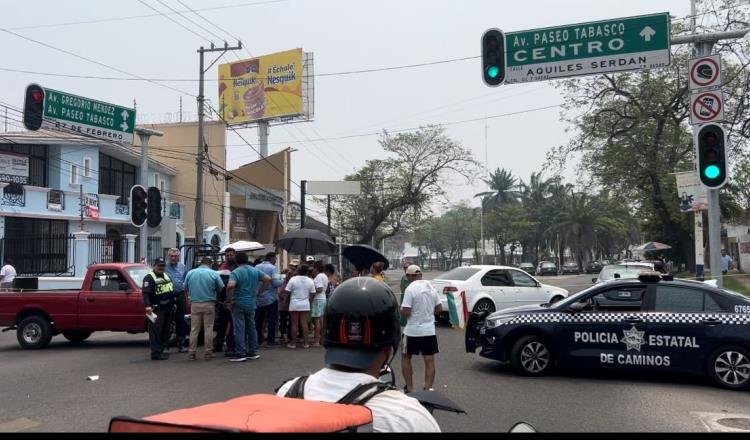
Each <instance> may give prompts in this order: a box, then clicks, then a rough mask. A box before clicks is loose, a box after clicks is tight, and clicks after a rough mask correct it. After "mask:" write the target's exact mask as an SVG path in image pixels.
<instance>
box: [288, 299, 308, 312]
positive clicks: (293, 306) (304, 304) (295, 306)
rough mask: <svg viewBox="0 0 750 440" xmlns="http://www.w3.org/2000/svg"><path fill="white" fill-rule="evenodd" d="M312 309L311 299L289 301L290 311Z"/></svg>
mask: <svg viewBox="0 0 750 440" xmlns="http://www.w3.org/2000/svg"><path fill="white" fill-rule="evenodd" d="M309 310H310V300H309V299H302V300H295V299H293V300H291V301H290V302H289V311H290V312H307V311H309Z"/></svg>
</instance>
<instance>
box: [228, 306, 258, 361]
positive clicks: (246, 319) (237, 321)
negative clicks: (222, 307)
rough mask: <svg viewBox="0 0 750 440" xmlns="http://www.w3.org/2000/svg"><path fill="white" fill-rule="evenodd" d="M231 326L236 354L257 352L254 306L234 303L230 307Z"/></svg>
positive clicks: (243, 354)
mask: <svg viewBox="0 0 750 440" xmlns="http://www.w3.org/2000/svg"><path fill="white" fill-rule="evenodd" d="M232 327H233V328H234V345H235V352H236V353H237V356H245V355H254V354H256V353H258V332H257V331H256V330H255V307H249V306H243V305H240V304H235V305H234V308H233V309H232Z"/></svg>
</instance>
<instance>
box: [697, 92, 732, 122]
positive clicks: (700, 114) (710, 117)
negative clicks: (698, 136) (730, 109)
mask: <svg viewBox="0 0 750 440" xmlns="http://www.w3.org/2000/svg"><path fill="white" fill-rule="evenodd" d="M723 95H724V94H723V93H722V92H721V90H715V91H712V92H703V93H693V94H691V95H690V123H691V124H693V125H698V124H706V123H709V122H717V121H723V120H724V102H723V101H724V96H723Z"/></svg>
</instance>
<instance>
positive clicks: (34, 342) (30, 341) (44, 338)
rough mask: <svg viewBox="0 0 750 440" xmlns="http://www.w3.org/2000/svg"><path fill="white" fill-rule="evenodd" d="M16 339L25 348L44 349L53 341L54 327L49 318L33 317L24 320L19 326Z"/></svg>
mask: <svg viewBox="0 0 750 440" xmlns="http://www.w3.org/2000/svg"><path fill="white" fill-rule="evenodd" d="M16 337H17V339H18V343H19V344H20V345H21V347H23V348H28V349H37V348H44V347H46V346H47V345H48V344H49V341H50V340H51V339H52V326H51V325H50V323H49V321H48V320H47V318H45V317H43V316H39V315H31V316H28V317H26V318H24V319H22V320H21V322H20V323H19V324H18V330H17V331H16Z"/></svg>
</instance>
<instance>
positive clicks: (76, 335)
mask: <svg viewBox="0 0 750 440" xmlns="http://www.w3.org/2000/svg"><path fill="white" fill-rule="evenodd" d="M92 333H94V332H92V331H88V330H68V331H65V332H62V335H63V336H64V337H65V339H67V340H68V341H70V342H73V343H78V342H83V341H85V340H86V339H88V337H89V336H91V334H92Z"/></svg>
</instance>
